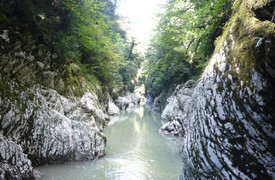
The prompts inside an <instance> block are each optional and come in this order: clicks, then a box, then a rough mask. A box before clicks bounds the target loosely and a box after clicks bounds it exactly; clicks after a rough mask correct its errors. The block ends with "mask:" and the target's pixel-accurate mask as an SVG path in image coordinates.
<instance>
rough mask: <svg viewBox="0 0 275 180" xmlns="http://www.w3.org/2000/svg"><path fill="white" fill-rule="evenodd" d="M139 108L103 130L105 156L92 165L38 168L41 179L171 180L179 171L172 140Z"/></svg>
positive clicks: (158, 122) (179, 165)
mask: <svg viewBox="0 0 275 180" xmlns="http://www.w3.org/2000/svg"><path fill="white" fill-rule="evenodd" d="M153 118H154V117H153V115H152V114H151V113H150V112H148V111H146V110H145V109H144V108H143V107H141V108H137V109H135V110H134V111H132V112H130V113H125V114H122V115H121V117H120V118H119V120H118V121H116V122H115V123H113V124H112V125H111V126H110V127H108V128H107V129H105V131H104V133H105V134H106V136H107V139H108V141H107V147H106V150H107V155H106V156H105V157H104V158H102V159H100V160H98V161H96V162H95V161H94V162H78V163H70V164H66V165H54V166H48V167H41V168H39V170H40V171H42V172H43V173H44V174H45V177H44V179H54V180H59V179H66V180H67V179H80V180H90V179H99V180H124V179H125V180H128V179H129V180H135V179H137V180H150V179H156V180H170V179H171V180H172V179H173V180H174V179H178V175H179V174H180V170H181V161H180V157H179V155H178V152H179V149H178V148H177V147H175V146H174V144H180V143H179V141H178V140H176V139H170V138H167V137H163V136H161V135H159V134H158V128H159V127H160V126H161V123H160V119H158V118H157V117H155V118H156V119H155V120H153Z"/></svg>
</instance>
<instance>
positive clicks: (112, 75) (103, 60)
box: [0, 0, 139, 90]
mask: <svg viewBox="0 0 275 180" xmlns="http://www.w3.org/2000/svg"><path fill="white" fill-rule="evenodd" d="M115 9H116V4H115V3H113V1H111V0H24V1H22V0H13V1H9V0H0V22H1V26H2V28H10V27H16V29H17V30H19V31H20V32H21V33H22V34H24V32H26V31H27V32H32V33H33V35H34V37H37V42H38V43H42V44H45V45H46V46H47V47H48V48H49V49H50V50H52V53H55V54H57V55H58V56H59V57H58V59H59V61H60V62H59V63H61V64H70V63H72V62H73V63H75V64H78V66H80V67H81V70H82V73H83V74H84V76H85V77H86V78H87V79H89V80H90V81H91V82H94V84H100V86H102V87H103V88H105V87H107V88H108V89H113V88H117V87H123V86H124V87H128V86H130V85H131V86H132V84H131V81H132V80H133V79H134V78H135V73H136V71H137V69H138V67H139V63H137V62H136V59H138V58H136V57H128V54H129V52H130V51H131V53H132V51H133V48H132V49H130V48H129V47H130V44H131V43H129V42H127V38H126V32H125V31H124V30H122V29H121V28H120V26H119V24H118V22H117V20H118V18H119V17H118V16H117V15H116V14H115ZM132 54H134V53H132ZM136 56H137V55H136ZM55 63H56V62H55ZM131 89H132V88H131ZM126 90H127V88H126Z"/></svg>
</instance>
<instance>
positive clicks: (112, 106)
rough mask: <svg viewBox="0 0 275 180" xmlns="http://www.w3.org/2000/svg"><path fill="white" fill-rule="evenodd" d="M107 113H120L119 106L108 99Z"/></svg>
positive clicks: (112, 114) (113, 114)
mask: <svg viewBox="0 0 275 180" xmlns="http://www.w3.org/2000/svg"><path fill="white" fill-rule="evenodd" d="M108 114H109V115H110V116H115V115H119V114H120V110H119V108H118V107H117V106H116V105H115V103H113V102H112V101H109V104H108Z"/></svg>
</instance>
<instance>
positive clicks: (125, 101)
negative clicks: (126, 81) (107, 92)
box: [115, 94, 140, 110]
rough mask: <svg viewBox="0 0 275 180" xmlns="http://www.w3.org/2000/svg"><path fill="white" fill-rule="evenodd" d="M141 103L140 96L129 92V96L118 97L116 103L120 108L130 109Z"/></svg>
mask: <svg viewBox="0 0 275 180" xmlns="http://www.w3.org/2000/svg"><path fill="white" fill-rule="evenodd" d="M139 103H140V97H139V96H137V95H135V94H128V95H127V96H123V97H118V98H117V99H116V100H115V104H116V105H117V107H118V108H119V109H120V110H127V109H128V110H129V109H131V108H133V107H134V106H135V105H138V104H139Z"/></svg>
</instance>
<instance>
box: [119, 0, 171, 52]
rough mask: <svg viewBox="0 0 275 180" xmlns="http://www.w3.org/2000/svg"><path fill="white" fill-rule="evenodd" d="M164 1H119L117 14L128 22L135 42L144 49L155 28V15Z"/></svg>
mask: <svg viewBox="0 0 275 180" xmlns="http://www.w3.org/2000/svg"><path fill="white" fill-rule="evenodd" d="M165 1H166V0H119V1H118V9H117V13H118V14H119V15H121V16H123V17H126V18H128V19H129V21H130V29H131V32H130V33H132V34H133V36H135V37H136V38H137V40H138V41H139V42H140V43H141V44H142V45H143V46H144V48H146V46H147V45H148V43H149V41H150V36H151V35H152V32H153V29H154V28H155V26H156V24H157V22H156V17H155V15H156V13H157V12H158V11H159V10H160V5H161V4H164V3H165ZM128 31H129V30H128Z"/></svg>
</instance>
